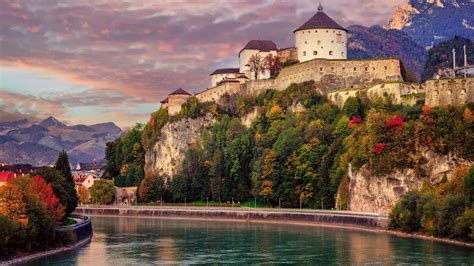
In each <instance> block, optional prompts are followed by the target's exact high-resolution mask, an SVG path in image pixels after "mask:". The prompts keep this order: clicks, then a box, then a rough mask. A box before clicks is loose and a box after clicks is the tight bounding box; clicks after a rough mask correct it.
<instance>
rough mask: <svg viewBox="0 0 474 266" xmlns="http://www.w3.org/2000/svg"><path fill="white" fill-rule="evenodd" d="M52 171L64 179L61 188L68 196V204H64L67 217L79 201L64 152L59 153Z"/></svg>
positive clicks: (67, 158)
mask: <svg viewBox="0 0 474 266" xmlns="http://www.w3.org/2000/svg"><path fill="white" fill-rule="evenodd" d="M54 169H56V170H57V171H58V172H59V173H60V174H61V175H62V176H63V178H64V185H63V188H64V190H65V191H66V193H67V194H68V195H69V197H68V198H69V199H68V202H67V204H65V207H66V216H67V215H69V214H71V213H72V212H73V211H74V210H75V209H76V207H77V203H78V201H79V199H78V198H77V192H76V189H75V183H74V179H73V178H72V174H71V166H70V164H69V157H68V155H67V153H66V152H65V151H62V152H61V153H59V156H58V159H57V161H56V164H55V165H54Z"/></svg>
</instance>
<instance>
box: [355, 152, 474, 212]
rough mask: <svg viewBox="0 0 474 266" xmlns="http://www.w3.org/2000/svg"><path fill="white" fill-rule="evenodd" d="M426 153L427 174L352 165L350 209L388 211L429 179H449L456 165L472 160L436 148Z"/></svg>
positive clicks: (424, 166)
mask: <svg viewBox="0 0 474 266" xmlns="http://www.w3.org/2000/svg"><path fill="white" fill-rule="evenodd" d="M423 157H424V158H425V159H426V163H425V164H424V165H423V166H422V172H423V174H420V173H417V172H416V171H415V170H414V169H405V170H401V171H396V172H394V173H392V174H389V175H386V176H374V175H372V174H370V172H369V171H368V170H367V169H366V168H365V167H362V168H361V169H359V170H357V171H353V170H354V169H351V167H349V169H348V176H349V179H350V184H349V202H348V206H347V207H348V209H349V210H351V211H364V212H377V213H386V214H388V213H389V212H390V210H391V208H392V207H393V206H395V204H396V203H397V202H398V200H399V199H400V198H401V196H402V195H403V194H405V193H406V192H408V191H410V190H415V189H420V188H421V187H422V186H423V182H425V181H428V182H431V183H437V182H440V181H441V179H442V178H443V177H444V176H445V175H446V176H447V177H448V179H449V178H450V175H451V171H452V170H453V169H454V168H456V167H458V166H460V165H462V164H468V162H466V161H464V160H462V159H460V158H458V157H455V156H451V155H443V156H440V155H437V154H435V153H433V152H424V153H423Z"/></svg>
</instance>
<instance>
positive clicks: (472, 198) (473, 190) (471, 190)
mask: <svg viewBox="0 0 474 266" xmlns="http://www.w3.org/2000/svg"><path fill="white" fill-rule="evenodd" d="M464 187H465V188H466V190H467V195H468V199H469V206H470V207H471V208H472V205H473V203H474V165H473V166H471V168H470V169H469V174H468V175H467V176H466V177H464Z"/></svg>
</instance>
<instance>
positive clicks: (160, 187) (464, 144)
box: [107, 82, 474, 213]
mask: <svg viewBox="0 0 474 266" xmlns="http://www.w3.org/2000/svg"><path fill="white" fill-rule="evenodd" d="M229 100H230V101H231V102H228V103H226V104H224V105H217V104H215V103H197V102H196V101H194V100H193V98H191V99H190V100H189V101H188V103H186V104H185V108H183V109H182V110H181V112H180V113H179V114H178V115H177V116H171V117H169V116H168V115H167V112H166V110H163V109H161V110H159V111H158V112H156V113H153V114H152V117H151V119H150V122H149V123H148V124H147V125H146V126H145V127H144V128H142V127H137V128H135V129H134V132H131V133H130V134H128V135H127V136H126V137H125V138H122V140H121V141H119V142H116V143H115V144H113V145H112V146H110V149H109V151H108V157H107V158H108V166H110V168H109V170H110V171H108V176H109V177H110V178H112V177H117V176H120V177H122V178H125V179H130V181H129V183H133V182H134V181H133V180H137V179H136V178H133V174H130V173H131V172H130V171H128V170H127V169H135V168H136V167H137V166H143V167H144V168H145V178H144V179H143V181H142V182H140V188H139V199H140V200H141V201H142V202H150V201H157V200H158V199H160V198H161V197H163V198H165V199H166V200H167V201H183V200H184V199H185V198H186V199H187V200H188V201H193V200H206V199H209V200H214V201H230V200H232V199H234V200H238V201H248V200H254V199H255V197H256V198H257V199H258V200H259V201H262V202H265V203H266V204H269V205H271V206H278V205H281V206H283V207H292V208H297V207H299V206H300V204H301V206H302V207H306V208H319V207H321V206H323V207H324V208H334V207H338V208H343V209H349V210H354V211H374V212H385V213H388V211H389V209H390V208H391V207H393V206H394V205H395V203H396V202H397V201H398V200H399V199H400V197H401V195H403V194H404V193H406V192H408V191H410V190H413V189H418V188H420V187H421V186H422V185H423V183H424V182H439V181H440V180H441V179H442V178H443V177H444V176H446V175H448V177H449V174H450V171H451V170H452V169H453V168H454V167H457V166H459V165H462V164H466V163H468V164H470V163H471V162H472V161H473V160H474V150H473V149H472V147H474V139H472V136H474V132H473V130H474V127H473V126H472V123H473V121H474V118H473V115H472V111H471V109H469V108H468V107H467V106H459V107H450V108H442V107H440V108H434V109H430V108H428V107H426V106H422V105H421V104H418V105H415V106H412V107H404V106H397V105H393V104H391V103H388V102H386V101H375V102H370V101H368V99H367V98H366V97H365V96H364V95H360V97H359V98H350V99H349V100H348V101H347V102H346V104H345V105H344V108H342V109H339V108H338V107H337V106H335V105H333V104H331V103H330V102H329V101H328V100H327V99H326V98H325V97H324V96H321V95H320V94H318V93H317V92H316V89H315V84H314V82H305V83H301V84H294V85H291V86H289V87H288V88H287V89H286V90H284V91H272V90H270V91H267V92H265V93H262V94H260V95H259V96H258V97H251V96H239V97H235V98H233V99H229ZM192 103H195V104H192ZM471 108H472V106H471ZM244 123H245V124H247V125H249V126H246V125H244ZM139 131H141V141H139V140H137V138H136V136H137V135H138V132H139ZM134 136H135V137H134ZM127 139H128V140H127ZM132 140H133V141H135V143H134V142H133V141H132ZM114 146H115V147H114ZM117 147H118V149H117ZM134 147H141V148H143V150H144V154H145V162H144V164H142V163H143V162H140V160H141V159H140V155H139V154H138V153H137V154H136V155H134V156H133V157H131V158H130V159H125V160H124V159H123V158H124V156H127V155H128V154H130V152H127V153H124V154H120V152H121V151H122V150H123V149H129V150H130V151H132V150H135V148H134ZM108 148H109V147H108ZM134 158H135V159H134ZM121 162H122V163H121ZM123 162H124V163H123ZM381 193H382V194H383V195H384V196H383V197H379V196H377V195H379V194H381Z"/></svg>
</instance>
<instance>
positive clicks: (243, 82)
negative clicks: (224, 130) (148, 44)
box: [161, 5, 474, 115]
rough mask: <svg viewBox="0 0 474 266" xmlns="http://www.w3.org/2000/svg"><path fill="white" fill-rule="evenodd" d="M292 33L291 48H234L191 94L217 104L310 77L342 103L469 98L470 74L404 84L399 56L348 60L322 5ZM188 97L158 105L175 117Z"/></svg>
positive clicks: (342, 36)
mask: <svg viewBox="0 0 474 266" xmlns="http://www.w3.org/2000/svg"><path fill="white" fill-rule="evenodd" d="M293 33H294V36H295V46H294V47H288V48H284V49H278V47H277V45H276V44H275V43H274V42H273V41H271V40H251V41H249V42H248V43H247V44H246V45H245V46H244V48H242V50H240V52H239V67H238V68H223V69H217V70H215V71H214V72H212V73H211V74H210V83H211V87H210V88H208V89H206V90H204V91H201V92H198V93H196V94H194V97H196V99H197V100H198V101H199V102H217V101H219V99H220V98H221V97H222V96H224V95H236V94H241V95H258V94H259V93H261V92H264V91H266V90H269V89H274V90H284V89H286V88H287V87H288V86H289V85H290V84H292V83H301V82H305V81H310V80H314V81H315V82H316V89H317V90H318V91H320V92H321V93H322V94H324V95H327V96H328V98H329V99H330V100H331V101H332V102H334V103H335V104H337V105H338V106H341V107H342V106H343V105H344V102H345V101H346V100H347V99H348V98H349V97H351V96H357V95H361V94H366V95H367V96H368V97H369V98H370V99H374V98H377V97H388V96H390V97H391V98H392V100H393V101H394V103H397V104H408V105H412V104H415V103H416V102H417V100H420V99H425V101H426V104H428V105H430V106H439V105H455V104H464V103H466V102H473V101H474V78H466V79H451V80H429V81H427V82H426V83H425V84H409V83H405V82H404V80H403V75H402V72H403V69H402V64H401V61H400V60H399V59H398V58H378V59H364V60H360V59H352V60H351V59H347V34H348V31H347V29H345V28H343V27H342V26H340V25H339V24H338V23H337V22H335V21H334V20H333V19H331V18H330V17H329V16H328V15H326V13H324V11H323V7H322V6H321V5H319V7H318V11H317V12H316V14H315V15H314V16H313V17H311V18H310V19H309V20H308V21H306V22H305V23H304V24H303V25H301V26H300V27H298V28H297V29H296V30H294V31H293ZM278 65H282V66H286V67H283V68H281V69H280V68H279V67H278ZM189 97H192V95H191V94H190V93H188V92H186V91H185V90H183V89H178V90H176V91H174V92H172V93H170V94H169V95H168V98H166V99H164V100H162V101H161V104H162V107H163V108H167V110H168V113H169V114H170V115H175V114H177V113H179V112H180V110H181V105H182V104H183V103H185V102H186V101H187V99H188V98H189Z"/></svg>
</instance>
